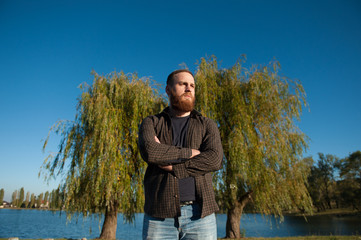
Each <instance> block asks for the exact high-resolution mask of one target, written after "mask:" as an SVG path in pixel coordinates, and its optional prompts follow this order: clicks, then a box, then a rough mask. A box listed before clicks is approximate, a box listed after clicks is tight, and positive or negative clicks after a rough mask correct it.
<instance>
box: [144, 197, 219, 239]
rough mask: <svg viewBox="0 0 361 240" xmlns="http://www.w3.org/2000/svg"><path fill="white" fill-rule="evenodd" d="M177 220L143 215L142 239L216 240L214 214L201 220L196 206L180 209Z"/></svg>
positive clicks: (199, 211) (199, 210)
mask: <svg viewBox="0 0 361 240" xmlns="http://www.w3.org/2000/svg"><path fill="white" fill-rule="evenodd" d="M181 214H182V215H181V216H180V217H178V218H155V217H151V216H149V215H147V214H144V221H143V239H157V240H158V239H182V240H185V239H192V240H197V239H202V240H216V239H217V224H216V216H215V214H214V213H213V214H211V215H208V216H206V217H204V218H201V217H200V215H201V209H200V206H199V205H198V204H193V205H187V206H183V207H181Z"/></svg>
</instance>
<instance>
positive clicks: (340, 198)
mask: <svg viewBox="0 0 361 240" xmlns="http://www.w3.org/2000/svg"><path fill="white" fill-rule="evenodd" d="M303 164H304V167H306V168H307V169H308V178H307V179H308V184H307V189H308V192H309V194H310V196H311V198H312V202H313V206H314V209H315V211H317V212H322V211H326V210H327V209H335V208H351V209H353V210H357V211H360V210H361V151H355V152H353V153H351V154H350V155H349V156H347V157H345V158H342V159H340V158H338V157H336V156H334V155H331V154H326V155H325V154H323V153H318V159H317V160H316V161H315V160H314V159H313V158H312V157H307V158H304V159H303ZM217 193H218V194H220V192H219V191H217ZM217 199H218V204H219V206H221V207H222V206H223V209H222V212H225V211H226V209H225V208H224V206H225V204H224V203H222V201H221V199H222V198H221V197H220V196H218V197H217ZM245 210H246V211H252V210H254V208H253V204H252V202H251V203H250V204H249V205H247V207H246V209H245ZM298 211H300V212H303V211H304V210H303V209H298Z"/></svg>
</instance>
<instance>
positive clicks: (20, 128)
mask: <svg viewBox="0 0 361 240" xmlns="http://www.w3.org/2000/svg"><path fill="white" fill-rule="evenodd" d="M242 54H246V55H247V64H248V65H251V64H266V63H268V62H269V61H271V60H272V59H277V60H278V61H279V62H280V63H281V65H282V74H283V75H285V76H288V77H290V78H294V79H299V80H300V81H301V82H302V84H303V86H304V88H305V90H306V94H307V101H308V103H309V109H304V112H303V115H302V117H301V121H300V122H299V123H298V125H299V127H300V128H301V130H302V131H303V132H305V133H306V134H307V135H308V136H309V137H310V139H311V141H310V148H309V150H308V152H307V153H305V156H313V157H314V159H318V157H317V153H318V152H322V153H325V154H333V155H336V156H338V157H340V158H343V157H346V156H347V155H348V154H349V153H351V152H353V151H356V150H361V146H360V143H361V141H360V136H361V126H360V122H361V109H360V108H361V97H360V96H361V94H360V93H361V91H360V89H361V1H358V0H339V1H334V0H328V1H308V0H307V1H294V0H290V1H286V0H283V1H280V0H274V1H257V0H256V1H251V0H249V1H243V0H237V1H236V0H222V1H209V0H208V1H203V0H202V1H194V0H192V1H89V0H88V1H80V0H79V1H66V0H65V1H36V0H35V1H17V0H14V1H10V0H0V81H1V85H0V109H1V117H0V163H1V166H0V188H4V189H5V193H6V197H5V199H6V200H10V198H11V194H12V192H13V191H14V190H15V189H20V188H21V187H24V188H25V192H27V191H30V192H31V193H35V194H39V193H41V192H45V191H46V190H52V189H54V188H56V187H57V184H58V182H59V179H58V180H56V181H50V183H49V185H47V184H46V183H45V182H44V181H43V179H42V178H38V172H39V169H40V166H41V165H42V162H43V160H44V158H45V157H46V155H47V154H48V153H49V151H52V152H56V151H57V144H58V140H59V139H58V138H57V137H55V136H53V137H54V138H53V141H51V143H50V145H49V148H48V149H47V152H46V153H45V154H44V153H43V152H42V143H43V140H44V138H45V137H46V136H47V134H48V131H49V128H50V127H51V126H52V125H53V124H54V123H55V122H56V121H57V120H61V119H68V120H73V119H74V116H75V107H76V99H77V97H78V96H79V94H80V93H81V91H80V89H79V88H78V86H79V85H80V84H81V83H83V82H88V83H91V82H92V76H91V74H90V73H91V71H92V70H95V71H96V72H98V73H100V74H107V73H110V72H112V71H114V70H115V71H121V70H122V71H124V72H126V73H129V72H137V73H138V74H139V76H151V77H152V78H153V79H154V80H155V81H157V82H158V83H162V84H164V82H165V79H166V77H167V75H168V74H169V73H170V72H171V71H173V70H175V69H177V68H179V67H180V64H182V63H186V64H187V66H188V67H189V68H190V70H192V71H194V70H195V69H196V64H195V63H196V62H197V61H198V60H200V58H202V57H206V56H211V55H215V56H216V57H217V58H218V60H220V61H222V65H221V66H222V67H230V66H231V65H233V64H234V63H235V62H236V60H237V59H238V58H239V57H240V56H241V55H242Z"/></svg>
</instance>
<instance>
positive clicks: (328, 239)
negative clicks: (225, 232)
mask: <svg viewBox="0 0 361 240" xmlns="http://www.w3.org/2000/svg"><path fill="white" fill-rule="evenodd" d="M19 239H20V238H19ZM227 239H228V240H231V239H230V238H218V240H227ZM0 240H8V238H0ZM21 240H44V239H21ZM55 240H68V239H66V238H56V239H55ZM89 240H91V239H89ZM232 240H233V239H232ZM241 240H361V236H359V235H357V236H300V237H275V238H256V237H255V238H247V237H246V238H241Z"/></svg>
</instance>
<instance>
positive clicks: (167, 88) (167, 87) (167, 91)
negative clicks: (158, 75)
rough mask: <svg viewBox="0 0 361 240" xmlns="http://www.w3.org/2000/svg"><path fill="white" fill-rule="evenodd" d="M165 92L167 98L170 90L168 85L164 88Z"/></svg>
mask: <svg viewBox="0 0 361 240" xmlns="http://www.w3.org/2000/svg"><path fill="white" fill-rule="evenodd" d="M165 92H166V93H167V95H168V96H169V95H170V89H169V86H168V85H167V86H166V87H165Z"/></svg>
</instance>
